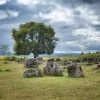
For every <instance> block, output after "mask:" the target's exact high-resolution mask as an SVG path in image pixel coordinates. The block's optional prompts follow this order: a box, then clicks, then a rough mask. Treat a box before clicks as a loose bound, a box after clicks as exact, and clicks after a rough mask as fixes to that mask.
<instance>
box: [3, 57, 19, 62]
mask: <svg viewBox="0 0 100 100" xmlns="http://www.w3.org/2000/svg"><path fill="white" fill-rule="evenodd" d="M15 59H17V57H16V56H5V57H4V61H15Z"/></svg>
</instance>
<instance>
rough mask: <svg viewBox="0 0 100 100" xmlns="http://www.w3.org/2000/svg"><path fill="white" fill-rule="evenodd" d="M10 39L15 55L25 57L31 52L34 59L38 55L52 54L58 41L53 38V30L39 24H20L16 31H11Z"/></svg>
mask: <svg viewBox="0 0 100 100" xmlns="http://www.w3.org/2000/svg"><path fill="white" fill-rule="evenodd" d="M12 37H13V39H14V40H15V43H14V51H15V53H16V54H24V55H27V54H29V53H31V52H32V53H33V54H34V57H37V56H38V54H52V53H53V52H54V48H55V46H56V44H57V41H58V40H59V39H58V38H57V37H55V32H54V29H53V28H52V27H51V26H46V25H45V24H44V23H41V22H40V23H36V22H28V23H25V24H21V25H20V26H19V29H18V30H16V29H12Z"/></svg>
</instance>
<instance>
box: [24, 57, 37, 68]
mask: <svg viewBox="0 0 100 100" xmlns="http://www.w3.org/2000/svg"><path fill="white" fill-rule="evenodd" d="M24 67H27V68H38V63H37V60H36V58H27V59H25V61H24Z"/></svg>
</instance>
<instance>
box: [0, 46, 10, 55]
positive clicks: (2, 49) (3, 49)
mask: <svg viewBox="0 0 100 100" xmlns="http://www.w3.org/2000/svg"><path fill="white" fill-rule="evenodd" d="M7 50H9V47H8V45H2V47H1V48H0V51H1V52H2V54H3V56H4V53H5V52H6V51H7Z"/></svg>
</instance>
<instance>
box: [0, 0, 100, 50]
mask: <svg viewBox="0 0 100 100" xmlns="http://www.w3.org/2000/svg"><path fill="white" fill-rule="evenodd" d="M29 1H31V0H29ZM33 1H34V0H32V1H31V2H28V1H27V2H28V4H27V3H26V1H25V0H21V2H22V3H18V2H17V0H10V1H9V2H7V3H5V4H3V5H0V11H4V12H5V13H6V14H7V17H6V18H3V19H0V46H1V45H3V44H7V43H8V44H9V45H10V48H13V43H14V41H13V40H12V39H11V38H12V37H11V34H12V33H11V30H12V28H18V27H19V25H20V24H21V23H26V22H30V21H35V22H44V23H45V24H46V25H51V26H52V27H53V28H54V30H55V32H56V36H57V37H58V38H59V39H60V41H59V42H58V44H57V47H56V48H55V51H60V52H62V51H66V52H67V51H82V50H96V49H97V50H98V49H99V44H100V41H99V40H100V39H99V36H100V35H99V33H100V11H99V9H100V0H50V1H48V0H43V2H44V3H42V2H39V3H37V4H34V3H33ZM34 2H36V1H34ZM9 10H11V11H16V12H19V14H18V16H16V17H11V15H10V14H9V12H8V11H9ZM3 33H5V35H4V34H3ZM5 40H6V41H5ZM94 41H95V42H94ZM97 47H98V48H97ZM10 50H11V49H10Z"/></svg>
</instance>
